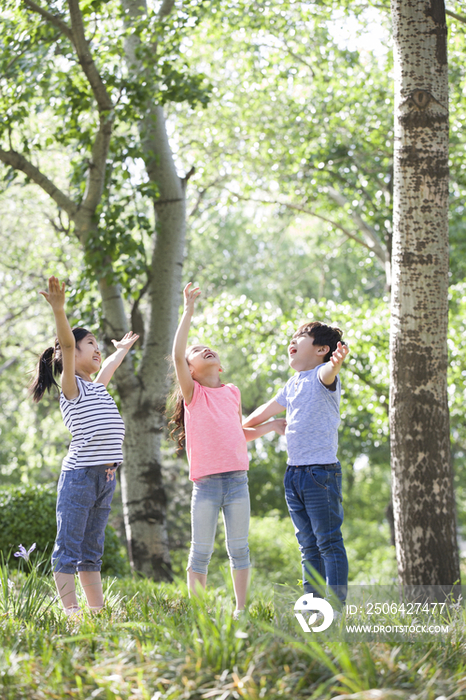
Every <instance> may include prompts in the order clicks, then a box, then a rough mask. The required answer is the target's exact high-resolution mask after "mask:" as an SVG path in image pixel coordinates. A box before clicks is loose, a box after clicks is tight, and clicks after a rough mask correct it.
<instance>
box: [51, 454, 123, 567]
mask: <svg viewBox="0 0 466 700" xmlns="http://www.w3.org/2000/svg"><path fill="white" fill-rule="evenodd" d="M115 471H116V470H115V469H109V467H108V466H107V465H102V466H99V467H88V468H87V469H73V470H72V471H64V472H62V473H61V474H60V478H59V480H58V490H57V539H56V540H55V547H54V550H53V553H52V567H53V570H54V571H55V572H57V573H58V572H62V573H64V574H74V573H76V571H100V569H101V566H102V554H103V552H104V540H105V527H106V525H107V521H108V516H109V514H110V504H111V502H112V498H113V493H114V491H115V485H116V478H115Z"/></svg>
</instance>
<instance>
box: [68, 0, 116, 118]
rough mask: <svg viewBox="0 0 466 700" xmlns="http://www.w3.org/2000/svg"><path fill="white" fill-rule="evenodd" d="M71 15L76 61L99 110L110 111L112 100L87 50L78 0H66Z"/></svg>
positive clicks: (87, 45)
mask: <svg viewBox="0 0 466 700" xmlns="http://www.w3.org/2000/svg"><path fill="white" fill-rule="evenodd" d="M68 5H69V8H70V17H71V28H72V34H73V44H74V46H75V48H76V53H77V54H78V61H79V64H80V66H81V68H82V69H83V71H84V74H85V76H86V78H87V79H88V81H89V85H90V86H91V89H92V92H93V94H94V97H95V99H96V102H97V105H98V107H99V111H100V112H111V111H112V110H113V102H112V100H111V98H110V95H109V94H108V92H107V88H106V87H105V84H104V82H103V80H102V78H101V77H100V73H99V71H98V70H97V67H96V65H95V63H94V59H93V58H92V55H91V52H90V51H89V44H88V42H87V41H86V37H85V34H84V25H83V18H82V14H81V10H80V9H79V0H68Z"/></svg>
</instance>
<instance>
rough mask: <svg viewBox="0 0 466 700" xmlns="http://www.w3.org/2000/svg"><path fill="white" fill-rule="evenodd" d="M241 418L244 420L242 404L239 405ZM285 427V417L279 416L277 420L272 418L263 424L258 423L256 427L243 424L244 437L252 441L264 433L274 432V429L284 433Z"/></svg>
mask: <svg viewBox="0 0 466 700" xmlns="http://www.w3.org/2000/svg"><path fill="white" fill-rule="evenodd" d="M239 419H240V421H241V422H242V421H243V413H242V410H241V404H240V407H239ZM285 428H286V420H285V418H277V419H276V420H271V421H269V422H268V423H262V424H261V425H257V426H255V427H248V428H246V427H245V426H244V424H243V433H244V437H245V438H246V442H250V441H251V440H257V438H260V437H262V436H263V435H266V434H267V433H270V432H272V430H274V431H275V432H276V433H277V435H284V434H285Z"/></svg>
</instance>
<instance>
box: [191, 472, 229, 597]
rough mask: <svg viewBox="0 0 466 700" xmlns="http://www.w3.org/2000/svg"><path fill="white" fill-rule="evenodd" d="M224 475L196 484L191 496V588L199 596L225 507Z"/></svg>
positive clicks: (202, 480)
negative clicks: (222, 483) (219, 518)
mask: <svg viewBox="0 0 466 700" xmlns="http://www.w3.org/2000/svg"><path fill="white" fill-rule="evenodd" d="M219 477H221V475H219V474H213V475H211V476H204V477H202V478H201V479H197V480H196V481H195V482H194V483H193V493H192V498H191V549H190V551H189V558H188V566H187V567H186V568H187V571H188V591H189V594H190V595H197V594H198V592H199V591H200V588H202V589H204V588H205V587H206V584H207V568H208V565H209V562H210V558H211V556H212V552H213V551H214V541H215V532H216V530H217V521H218V513H219V510H220V506H221V495H222V489H221V478H219Z"/></svg>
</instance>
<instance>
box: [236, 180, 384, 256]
mask: <svg viewBox="0 0 466 700" xmlns="http://www.w3.org/2000/svg"><path fill="white" fill-rule="evenodd" d="M227 191H228V192H230V194H232V195H234V196H235V197H238V199H241V200H243V201H245V202H257V203H258V204H278V205H280V206H283V207H287V209H293V210H294V211H300V212H302V213H303V214H308V215H309V216H315V217H316V219H321V220H322V221H325V222H326V223H327V224H330V225H331V226H334V227H335V228H336V229H338V230H339V231H341V232H342V233H344V234H345V236H346V237H347V238H351V240H353V241H356V243H359V245H362V246H363V248H367V250H370V251H374V249H373V247H372V246H370V245H369V244H368V243H366V242H365V241H363V240H362V239H361V238H359V237H358V236H355V235H354V233H351V231H348V229H347V228H345V227H344V226H342V225H341V224H337V222H336V221H332V219H328V218H327V217H326V216H322V214H317V212H315V211H312V209H307V208H306V207H303V206H300V205H299V204H293V203H292V202H281V201H280V200H271V199H255V198H253V197H242V196H241V195H239V194H237V193H236V192H231V191H230V190H227ZM374 252H375V251H374ZM382 262H385V260H382Z"/></svg>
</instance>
